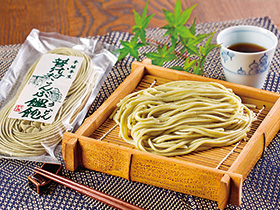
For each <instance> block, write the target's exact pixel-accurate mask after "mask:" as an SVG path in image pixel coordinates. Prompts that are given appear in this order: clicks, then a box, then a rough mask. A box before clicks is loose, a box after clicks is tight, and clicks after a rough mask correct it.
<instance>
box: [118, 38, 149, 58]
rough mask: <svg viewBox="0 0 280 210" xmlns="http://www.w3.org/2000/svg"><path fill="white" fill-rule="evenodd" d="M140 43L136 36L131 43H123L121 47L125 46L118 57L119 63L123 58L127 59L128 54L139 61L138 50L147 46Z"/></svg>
mask: <svg viewBox="0 0 280 210" xmlns="http://www.w3.org/2000/svg"><path fill="white" fill-rule="evenodd" d="M137 41H138V37H136V36H134V37H133V38H132V39H131V40H130V42H128V41H121V45H122V46H123V48H121V49H120V50H119V53H120V54H119V57H118V61H120V60H122V59H123V58H125V57H126V56H127V55H128V54H130V55H131V56H132V57H134V58H136V59H137V60H139V51H138V49H139V48H140V47H143V46H145V44H144V43H137Z"/></svg>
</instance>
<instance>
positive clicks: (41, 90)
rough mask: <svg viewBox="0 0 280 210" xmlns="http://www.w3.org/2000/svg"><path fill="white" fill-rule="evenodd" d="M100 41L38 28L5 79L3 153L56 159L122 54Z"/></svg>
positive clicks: (0, 107)
mask: <svg viewBox="0 0 280 210" xmlns="http://www.w3.org/2000/svg"><path fill="white" fill-rule="evenodd" d="M111 50H112V47H111V46H109V45H106V44H105V43H102V42H100V41H97V40H93V39H85V38H75V37H68V36H63V35H60V34H57V33H43V32H39V31H38V30H36V29H34V30H32V32H31V33H30V34H29V36H28V37H27V39H26V41H25V43H24V44H23V45H22V46H21V48H20V50H19V52H18V54H17V57H16V58H15V60H14V62H13V64H12V65H11V67H10V68H9V69H8V71H7V73H6V74H5V76H4V77H3V78H2V80H1V81H0V88H1V95H0V99H1V103H0V121H1V122H0V157H6V158H17V159H27V160H36V161H48V162H56V158H55V155H54V149H55V147H56V146H57V145H58V144H59V143H60V141H61V138H62V135H63V133H64V132H65V131H73V130H75V129H76V128H77V127H78V126H80V124H81V123H82V121H83V119H84V117H85V116H86V114H87V112H88V109H89V108H90V105H91V103H92V102H93V100H94V99H95V97H96V95H97V93H98V91H99V89H100V88H101V85H102V83H103V82H104V80H105V79H106V77H107V75H108V73H109V71H110V70H111V68H112V66H113V65H114V64H115V62H116V60H117V58H116V56H115V55H114V54H113V53H111Z"/></svg>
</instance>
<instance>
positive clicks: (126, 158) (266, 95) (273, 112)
mask: <svg viewBox="0 0 280 210" xmlns="http://www.w3.org/2000/svg"><path fill="white" fill-rule="evenodd" d="M154 80H156V85H159V84H163V83H166V82H168V81H171V80H196V81H216V82H219V83H221V84H223V85H225V86H226V87H228V88H231V89H233V91H234V92H235V93H236V94H237V95H239V96H240V97H241V98H242V101H243V103H248V104H255V105H256V106H257V108H256V109H254V110H253V111H254V112H255V113H259V115H258V120H257V121H256V122H254V124H253V126H252V129H251V131H250V132H249V138H250V139H249V140H248V141H242V142H241V143H240V144H238V145H236V144H235V145H232V146H227V147H221V148H213V149H210V150H206V151H202V152H193V153H191V154H188V155H184V156H176V157H163V156H159V155H154V154H150V153H148V152H142V151H139V150H137V149H135V148H134V147H133V146H132V145H130V144H128V143H126V142H124V141H123V140H122V139H121V138H120V137H119V135H118V132H119V127H118V126H117V127H115V128H113V126H114V125H115V122H114V121H113V120H111V119H109V116H110V115H111V113H112V112H113V110H114V109H115V107H116V104H117V103H118V102H119V101H120V100H121V99H122V98H124V97H125V96H126V95H127V94H129V93H131V92H133V91H137V90H140V89H143V88H148V87H149V86H150V84H151V83H153V82H154ZM279 97H280V95H279V94H277V93H273V92H269V91H264V90H260V89H256V88H252V87H247V86H242V85H238V84H233V83H229V82H226V81H220V80H215V79H210V78H206V77H201V76H197V75H193V74H189V73H186V72H181V71H175V70H170V69H166V68H163V67H157V66H153V65H151V64H150V63H149V61H147V60H146V61H144V62H143V63H139V62H134V63H133V64H132V70H131V74H130V75H129V76H128V77H127V78H126V79H125V81H124V82H123V83H122V84H121V85H120V86H119V87H118V88H117V89H116V91H115V92H114V93H113V94H112V95H111V96H110V97H109V98H108V99H107V100H106V101H105V102H104V103H103V104H102V106H101V107H100V108H99V109H98V110H97V111H96V112H95V113H93V114H92V115H91V116H90V117H88V118H87V119H86V120H85V121H84V123H83V124H82V125H81V126H80V128H79V129H78V130H77V131H76V132H75V133H70V132H66V133H65V134H64V135H63V144H62V146H63V147H62V151H63V158H64V161H65V163H66V168H67V169H68V170H72V171H74V170H75V169H76V168H77V167H78V166H82V167H85V168H88V169H92V170H96V171H101V172H104V173H108V174H112V175H115V176H120V177H123V178H126V179H129V180H131V181H137V182H141V183H145V184H149V185H154V186H157V187H162V188H166V189H170V190H174V191H177V192H182V193H186V194H190V195H194V196H199V197H202V198H206V199H210V200H213V201H217V202H218V205H219V208H224V207H225V206H226V205H227V204H228V203H230V204H233V205H237V206H239V205H240V204H241V196H242V182H243V180H244V179H245V178H246V177H247V175H248V174H249V172H250V171H251V169H252V168H253V167H254V165H255V164H256V162H257V161H258V159H259V158H260V157H261V156H262V153H263V151H264V149H265V147H267V146H268V144H269V143H270V142H271V141H272V139H273V138H274V136H275V135H276V134H277V132H278V131H279V129H280V121H279V119H280V99H279ZM111 128H113V129H111ZM110 129H111V131H110V132H109V133H108V131H109V130H110ZM105 133H108V134H107V135H106V136H105V137H104V136H103V135H104V134H105ZM102 136H103V137H102ZM101 137H102V140H100V138H101ZM234 147H235V149H234V150H233V148H234ZM229 153H230V154H229ZM226 156H228V157H227V158H225V157H226Z"/></svg>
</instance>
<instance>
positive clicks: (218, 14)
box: [0, 0, 280, 45]
mask: <svg viewBox="0 0 280 210" xmlns="http://www.w3.org/2000/svg"><path fill="white" fill-rule="evenodd" d="M175 2H176V0H150V3H149V8H148V13H149V14H152V13H155V16H154V18H153V19H152V21H151V23H150V25H149V27H160V26H163V25H164V24H165V23H166V22H165V19H164V15H163V12H162V8H164V9H167V10H171V11H173V8H174V5H175ZM145 3H146V1H145V0H107V1H105V0H0V45H8V44H18V43H23V42H24V40H25V38H26V36H27V35H28V34H29V33H30V31H31V29H33V28H37V29H39V30H41V31H46V32H59V33H61V34H65V35H70V36H94V35H102V34H105V33H107V32H110V31H131V26H132V25H133V24H134V14H133V10H136V11H137V12H138V13H142V10H143V8H144V6H145ZM194 4H197V6H196V8H195V9H194V11H193V15H192V18H191V20H192V19H193V18H194V17H196V18H197V22H198V23H203V22H214V21H224V20H232V19H241V18H249V17H263V16H270V17H271V19H272V20H273V21H274V23H275V24H276V26H277V27H279V26H280V12H279V9H280V4H279V1H277V0H200V1H199V0H182V7H183V9H185V8H187V7H190V6H192V5H194Z"/></svg>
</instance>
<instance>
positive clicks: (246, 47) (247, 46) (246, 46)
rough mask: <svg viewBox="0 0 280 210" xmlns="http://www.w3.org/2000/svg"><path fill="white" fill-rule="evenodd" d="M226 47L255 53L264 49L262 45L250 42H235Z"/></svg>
mask: <svg viewBox="0 0 280 210" xmlns="http://www.w3.org/2000/svg"><path fill="white" fill-rule="evenodd" d="M228 49H230V50H234V51H237V52H243V53H255V52H261V51H265V50H266V49H265V48H264V47H262V46H260V45H257V44H252V43H236V44H233V45H230V46H229V47H228Z"/></svg>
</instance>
